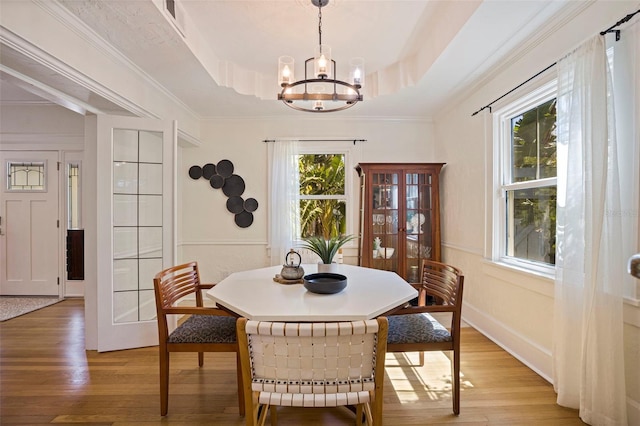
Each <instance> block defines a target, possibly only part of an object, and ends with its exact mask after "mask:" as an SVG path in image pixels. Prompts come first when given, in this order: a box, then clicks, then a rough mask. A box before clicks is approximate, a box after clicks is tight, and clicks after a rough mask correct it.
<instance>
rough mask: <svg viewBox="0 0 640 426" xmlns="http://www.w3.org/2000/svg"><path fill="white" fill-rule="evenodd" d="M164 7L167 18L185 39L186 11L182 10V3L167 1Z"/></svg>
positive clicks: (175, 0) (172, 0) (173, 0)
mask: <svg viewBox="0 0 640 426" xmlns="http://www.w3.org/2000/svg"><path fill="white" fill-rule="evenodd" d="M164 6H165V11H166V14H167V18H168V19H169V21H170V22H171V23H172V24H173V26H174V27H176V29H177V30H178V32H179V33H180V34H181V35H182V37H184V36H185V32H184V27H185V26H184V11H183V10H182V7H181V6H180V3H178V1H177V0H165V1H164Z"/></svg>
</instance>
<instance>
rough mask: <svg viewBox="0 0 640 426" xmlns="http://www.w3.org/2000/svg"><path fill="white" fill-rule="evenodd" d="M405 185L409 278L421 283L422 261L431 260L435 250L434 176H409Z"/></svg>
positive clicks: (410, 280) (408, 279) (407, 269)
mask: <svg viewBox="0 0 640 426" xmlns="http://www.w3.org/2000/svg"><path fill="white" fill-rule="evenodd" d="M405 185H406V187H405V188H406V192H405V195H406V204H405V205H406V212H405V213H406V214H405V221H406V222H405V227H406V228H405V229H406V238H405V257H406V259H407V261H406V271H405V276H406V277H407V281H409V282H419V281H420V266H421V264H422V259H430V258H431V250H432V241H433V226H432V222H433V214H434V212H433V210H432V205H431V195H432V187H431V185H432V176H431V174H430V173H414V172H407V173H406V174H405Z"/></svg>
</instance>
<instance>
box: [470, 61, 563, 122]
mask: <svg viewBox="0 0 640 426" xmlns="http://www.w3.org/2000/svg"><path fill="white" fill-rule="evenodd" d="M556 64H557V62H554V63H552V64H551V65H549V66H548V67H546V68H545V69H543V70H542V71H540V72H538V73H537V74H536V75H534V76H533V77H530V78H528V79H527V80H525V81H523V82H522V83H520V84H518V85H517V86H516V87H514V88H513V89H511V90H509V91H508V92H507V93H505V94H504V95H502V96H500V97H499V98H496V99H494V100H493V101H491V102H489V103H488V104H487V105H485V106H483V107H482V108H480V109H479V110H477V111H476V112H474V113H473V114H471V116H472V117H473V116H474V115H476V114H477V113H479V112H480V111H482V110H483V109H487V108H489V112H491V105H493V104H495V103H496V102H498V101H499V100H500V99H502V98H504V97H505V96H507V95H508V94H510V93H512V92H514V91H516V90H517V89H519V88H521V87H522V86H524V85H525V84H527V83H528V82H530V81H531V80H533V79H534V78H536V77H537V76H539V75H540V74H542V73H543V72H545V71H547V70H548V69H549V68H552V67H554V66H555V65H556Z"/></svg>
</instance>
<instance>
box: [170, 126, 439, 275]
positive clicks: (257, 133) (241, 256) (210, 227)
mask: <svg viewBox="0 0 640 426" xmlns="http://www.w3.org/2000/svg"><path fill="white" fill-rule="evenodd" d="M201 131H202V138H201V139H202V145H201V146H200V147H197V148H183V149H182V150H181V155H180V157H181V159H180V163H179V165H178V176H179V182H178V191H179V197H180V207H179V209H178V212H179V213H178V214H179V224H180V225H179V227H180V229H179V233H178V235H179V258H180V259H181V260H183V261H189V260H197V261H198V262H199V265H200V269H201V272H202V275H203V279H204V280H208V281H213V282H215V281H219V280H220V279H222V278H224V277H225V276H226V275H227V274H229V273H231V272H235V271H239V270H243V269H247V268H256V267H262V266H267V265H269V259H268V253H267V229H268V224H267V220H268V219H267V177H268V165H267V144H266V143H264V142H263V140H264V139H273V138H294V137H297V138H310V139H322V138H327V139H336V138H347V139H349V138H351V139H366V142H358V143H357V150H358V151H359V157H360V158H359V159H357V160H356V161H361V162H365V161H379V162H408V161H413V162H440V160H441V159H440V158H436V157H434V155H433V148H434V140H433V130H432V125H431V123H430V122H429V121H427V120H380V119H377V120H357V119H340V118H325V117H320V116H318V115H314V114H304V113H301V115H300V116H299V117H295V118H288V119H286V118H282V119H242V120H240V119H237V120H210V121H205V122H203V125H202V130H201ZM303 143H305V142H303ZM344 143H345V144H351V143H352V142H344ZM223 159H228V160H230V161H231V162H233V164H234V166H235V170H234V173H236V174H238V175H240V176H242V178H243V179H244V181H245V184H246V190H245V192H244V194H243V195H242V196H243V198H245V199H246V198H249V197H253V198H255V199H256V200H257V201H258V203H259V207H258V210H257V211H256V212H254V222H253V224H252V225H251V226H250V227H248V228H239V227H237V226H236V225H235V223H234V222H233V215H232V214H231V213H229V212H228V211H227V210H226V205H225V203H226V200H227V197H226V196H225V195H224V194H223V193H222V191H220V190H217V189H213V188H211V187H210V186H209V184H208V182H207V181H205V180H204V179H200V180H197V181H194V180H193V179H191V178H189V176H188V170H189V168H190V167H191V166H193V165H199V166H203V165H204V164H206V163H214V164H215V163H217V162H218V161H220V160H223ZM351 173H353V174H352V179H353V181H352V183H353V185H352V194H353V195H354V197H355V198H354V200H353V201H352V202H354V203H356V204H355V205H356V206H357V202H358V198H357V195H358V190H357V184H358V180H357V174H356V172H355V170H353V169H351ZM354 210H356V209H354ZM352 219H355V218H352ZM356 227H357V224H356ZM354 229H357V228H354ZM355 256H356V250H355V248H352V249H351V250H348V251H346V253H345V260H344V261H345V263H355V262H356V259H355ZM283 262H284V259H283Z"/></svg>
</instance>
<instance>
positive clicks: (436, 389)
mask: <svg viewBox="0 0 640 426" xmlns="http://www.w3.org/2000/svg"><path fill="white" fill-rule="evenodd" d="M385 367H386V368H385V370H386V374H387V377H388V378H389V380H390V382H391V387H390V388H389V387H385V393H386V392H394V393H395V395H396V397H397V398H398V400H399V401H400V403H402V404H404V403H411V402H415V401H418V400H424V399H425V398H427V399H430V400H434V401H439V400H443V399H446V400H450V399H451V362H450V361H449V358H448V357H447V355H445V354H444V353H443V352H425V354H424V365H423V366H420V355H419V353H418V352H397V353H387V355H386V359H385ZM460 376H461V379H460V382H461V383H460V385H461V387H462V388H465V387H472V385H471V383H468V382H465V381H464V375H463V374H462V373H460Z"/></svg>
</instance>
